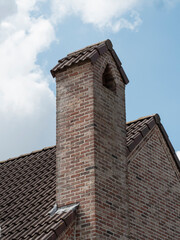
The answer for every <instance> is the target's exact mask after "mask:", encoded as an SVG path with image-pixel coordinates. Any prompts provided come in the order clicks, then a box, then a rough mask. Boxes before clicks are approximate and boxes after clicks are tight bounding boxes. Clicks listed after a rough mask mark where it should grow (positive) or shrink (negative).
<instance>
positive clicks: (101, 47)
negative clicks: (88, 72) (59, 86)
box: [51, 39, 129, 84]
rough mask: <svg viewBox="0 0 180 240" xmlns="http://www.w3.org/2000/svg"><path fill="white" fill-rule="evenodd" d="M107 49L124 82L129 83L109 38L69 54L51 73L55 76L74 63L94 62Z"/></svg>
mask: <svg viewBox="0 0 180 240" xmlns="http://www.w3.org/2000/svg"><path fill="white" fill-rule="evenodd" d="M107 51H109V52H110V53H111V55H112V57H113V59H114V61H115V63H116V66H117V68H118V70H119V72H120V74H121V76H122V79H123V81H124V83H125V84H127V83H128V82H129V80H128V78H127V76H126V73H125V72H124V69H123V68H122V63H121V61H120V60H119V58H118V56H117V54H116V52H115V51H114V49H113V45H112V42H111V41H110V40H109V39H108V40H106V41H103V42H99V43H96V44H93V45H90V46H87V47H85V48H83V49H80V50H78V51H75V52H72V53H70V54H68V55H67V56H66V57H65V58H62V59H60V60H59V61H58V64H57V65H56V66H55V67H54V68H53V69H52V70H51V74H52V76H53V77H55V75H56V73H58V72H61V71H64V70H66V69H67V68H68V67H70V66H72V65H73V64H78V63H81V62H84V61H86V60H90V61H91V62H92V63H95V62H96V61H97V59H98V58H99V57H100V56H101V55H102V54H103V53H105V52H107Z"/></svg>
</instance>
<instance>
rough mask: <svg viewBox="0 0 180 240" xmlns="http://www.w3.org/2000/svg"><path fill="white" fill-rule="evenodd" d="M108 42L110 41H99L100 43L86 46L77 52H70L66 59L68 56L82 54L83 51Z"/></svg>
mask: <svg viewBox="0 0 180 240" xmlns="http://www.w3.org/2000/svg"><path fill="white" fill-rule="evenodd" d="M108 41H110V40H109V39H106V40H104V41H101V42H98V43H94V44H91V45H88V46H86V47H84V48H80V49H79V50H76V51H74V52H72V53H69V54H67V57H68V56H73V55H75V54H77V53H80V52H82V51H83V50H86V49H88V48H91V47H95V46H99V45H101V44H103V43H105V44H106V43H107V42H108Z"/></svg>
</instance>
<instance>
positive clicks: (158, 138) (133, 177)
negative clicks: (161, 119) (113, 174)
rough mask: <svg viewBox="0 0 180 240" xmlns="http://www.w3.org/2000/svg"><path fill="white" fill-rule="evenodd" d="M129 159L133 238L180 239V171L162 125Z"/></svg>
mask: <svg viewBox="0 0 180 240" xmlns="http://www.w3.org/2000/svg"><path fill="white" fill-rule="evenodd" d="M129 161H130V163H129V166H128V184H129V211H130V239H139V240H144V239H153V240H154V239H159V240H160V239H164V240H166V239H169V240H170V239H172V240H175V239H177V240H178V239H180V228H179V226H180V175H179V171H178V169H177V167H176V165H175V162H174V160H173V159H172V155H171V154H170V152H169V149H168V147H167V145H166V143H165V141H164V138H163V136H162V134H161V132H160V131H159V128H158V126H155V128H154V129H153V130H152V132H150V134H149V135H148V136H147V137H146V138H145V139H144V140H143V143H142V144H141V147H140V148H139V149H135V150H134V153H132V154H131V156H130V157H129Z"/></svg>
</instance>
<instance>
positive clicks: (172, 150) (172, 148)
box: [155, 114, 180, 171]
mask: <svg viewBox="0 0 180 240" xmlns="http://www.w3.org/2000/svg"><path fill="white" fill-rule="evenodd" d="M155 121H156V123H157V125H158V127H159V129H160V131H161V133H162V135H163V137H164V139H165V142H166V144H167V145H168V148H169V150H170V153H171V154H172V156H173V158H174V160H175V164H176V166H177V168H178V169H179V171H180V160H179V158H178V156H177V154H176V151H175V149H174V147H173V145H172V143H171V141H170V139H169V136H168V134H167V132H166V130H165V128H164V126H163V125H162V123H161V121H160V117H159V115H158V114H156V117H155Z"/></svg>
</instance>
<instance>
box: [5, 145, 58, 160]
mask: <svg viewBox="0 0 180 240" xmlns="http://www.w3.org/2000/svg"><path fill="white" fill-rule="evenodd" d="M54 147H56V145H53V146H49V147H44V148H42V149H39V150H35V151H32V152H29V153H24V154H21V155H19V156H17V157H13V158H8V159H7V160H4V161H0V164H2V163H6V162H9V161H13V160H16V159H18V158H22V157H27V156H29V155H31V154H35V153H38V152H41V151H45V150H48V149H51V148H54Z"/></svg>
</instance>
